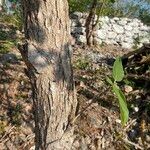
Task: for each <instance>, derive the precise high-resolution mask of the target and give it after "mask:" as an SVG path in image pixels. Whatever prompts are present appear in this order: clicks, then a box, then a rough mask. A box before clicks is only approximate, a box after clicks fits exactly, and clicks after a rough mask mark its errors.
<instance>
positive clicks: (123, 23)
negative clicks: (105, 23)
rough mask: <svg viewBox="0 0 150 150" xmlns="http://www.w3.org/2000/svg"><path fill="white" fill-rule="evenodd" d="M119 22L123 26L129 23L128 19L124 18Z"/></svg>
mask: <svg viewBox="0 0 150 150" xmlns="http://www.w3.org/2000/svg"><path fill="white" fill-rule="evenodd" d="M118 24H119V25H121V26H124V25H126V24H127V21H126V20H123V19H122V20H120V21H118Z"/></svg>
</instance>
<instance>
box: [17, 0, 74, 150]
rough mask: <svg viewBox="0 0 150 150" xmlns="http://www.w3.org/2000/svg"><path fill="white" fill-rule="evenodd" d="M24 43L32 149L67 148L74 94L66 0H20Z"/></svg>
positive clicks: (22, 50) (72, 115)
mask: <svg viewBox="0 0 150 150" xmlns="http://www.w3.org/2000/svg"><path fill="white" fill-rule="evenodd" d="M22 5H23V13H24V26H25V29H24V31H25V37H26V43H25V44H23V45H20V46H19V49H20V52H21V54H22V57H23V59H24V61H25V63H26V65H27V74H28V77H29V79H30V81H31V85H32V90H33V106H34V117H35V145H36V148H35V149H36V150H46V149H47V150H58V149H62V150H70V149H71V146H72V142H73V139H74V136H73V132H74V129H73V127H72V119H73V118H74V115H75V110H76V97H75V92H74V84H73V73H72V67H71V58H70V51H69V45H70V41H69V39H70V24H69V15H68V2H67V0H61V1H60V0H55V1H54V0H49V1H43V0H29V1H28V0H23V1H22Z"/></svg>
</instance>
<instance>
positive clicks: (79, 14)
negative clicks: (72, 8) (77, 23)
mask: <svg viewBox="0 0 150 150" xmlns="http://www.w3.org/2000/svg"><path fill="white" fill-rule="evenodd" d="M73 15H75V16H77V17H78V18H82V16H83V13H81V12H74V13H73Z"/></svg>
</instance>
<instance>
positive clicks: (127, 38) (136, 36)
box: [70, 12, 150, 49]
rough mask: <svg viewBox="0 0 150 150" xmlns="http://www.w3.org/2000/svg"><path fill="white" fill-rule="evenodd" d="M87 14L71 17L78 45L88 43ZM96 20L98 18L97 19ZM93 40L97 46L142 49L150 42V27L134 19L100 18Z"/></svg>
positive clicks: (72, 15)
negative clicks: (103, 44)
mask: <svg viewBox="0 0 150 150" xmlns="http://www.w3.org/2000/svg"><path fill="white" fill-rule="evenodd" d="M86 17H87V14H86V13H80V12H75V13H73V14H71V15H70V18H71V34H72V35H73V37H75V38H76V41H77V43H85V42H86V34H85V21H86ZM95 18H96V17H95ZM93 40H94V41H95V42H96V43H97V44H102V43H106V44H113V45H118V46H122V47H123V48H127V49H130V48H132V47H133V46H138V47H141V46H142V45H143V43H149V42H150V26H147V25H144V24H143V23H142V22H141V21H140V20H138V19H136V18H134V19H130V18H118V17H114V18H109V17H107V16H104V17H100V19H99V22H98V26H97V29H96V31H95V32H94V36H93Z"/></svg>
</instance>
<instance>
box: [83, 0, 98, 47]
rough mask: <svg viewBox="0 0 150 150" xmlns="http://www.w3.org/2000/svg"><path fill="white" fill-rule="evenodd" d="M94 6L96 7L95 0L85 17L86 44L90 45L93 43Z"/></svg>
mask: <svg viewBox="0 0 150 150" xmlns="http://www.w3.org/2000/svg"><path fill="white" fill-rule="evenodd" d="M96 7H97V0H93V3H92V6H91V9H90V13H89V15H88V17H87V19H86V23H85V26H86V40H87V45H88V46H92V45H93V32H94V27H95V26H94V19H95V15H96Z"/></svg>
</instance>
